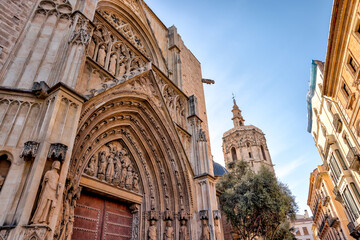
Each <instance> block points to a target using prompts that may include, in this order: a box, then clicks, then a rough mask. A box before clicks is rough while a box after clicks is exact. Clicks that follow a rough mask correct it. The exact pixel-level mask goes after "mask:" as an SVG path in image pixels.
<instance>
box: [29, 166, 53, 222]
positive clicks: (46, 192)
mask: <svg viewBox="0 0 360 240" xmlns="http://www.w3.org/2000/svg"><path fill="white" fill-rule="evenodd" d="M59 170H60V162H59V161H54V162H53V164H52V167H51V170H49V171H47V172H46V173H45V176H44V180H43V182H42V185H41V187H42V189H41V193H40V197H39V201H38V204H37V208H36V211H35V214H34V217H33V218H32V223H34V224H49V218H50V215H51V211H52V209H53V208H55V206H56V204H57V199H58V197H59V188H60V184H59V174H58V171H59Z"/></svg>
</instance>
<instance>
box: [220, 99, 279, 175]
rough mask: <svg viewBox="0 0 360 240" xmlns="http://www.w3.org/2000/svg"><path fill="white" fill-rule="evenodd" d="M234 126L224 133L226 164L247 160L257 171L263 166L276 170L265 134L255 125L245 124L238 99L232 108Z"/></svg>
mask: <svg viewBox="0 0 360 240" xmlns="http://www.w3.org/2000/svg"><path fill="white" fill-rule="evenodd" d="M232 113H233V117H232V120H233V123H234V127H233V128H232V129H230V130H229V131H226V132H225V133H224V135H223V152H224V160H225V164H226V166H228V164H229V163H232V162H236V161H245V162H247V163H248V164H249V167H250V168H251V169H252V170H253V171H254V172H257V171H259V169H260V168H261V166H265V167H267V168H269V169H271V170H272V171H274V168H273V164H272V161H271V157H270V153H269V149H268V147H267V144H266V138H265V134H264V133H263V132H262V131H261V130H260V129H259V128H257V127H255V126H253V125H245V120H244V118H243V116H242V115H241V110H240V109H239V107H238V105H237V104H236V101H235V99H234V105H233V109H232Z"/></svg>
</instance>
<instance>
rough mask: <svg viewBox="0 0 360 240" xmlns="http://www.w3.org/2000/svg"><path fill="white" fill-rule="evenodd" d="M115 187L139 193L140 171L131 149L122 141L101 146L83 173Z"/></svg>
mask: <svg viewBox="0 0 360 240" xmlns="http://www.w3.org/2000/svg"><path fill="white" fill-rule="evenodd" d="M83 174H84V175H85V176H88V177H91V178H94V179H96V180H98V181H102V182H106V183H107V184H110V185H112V186H114V187H118V188H121V189H126V190H128V191H132V192H135V193H138V192H139V191H140V189H139V173H138V170H137V168H136V166H135V164H134V161H133V160H132V156H131V154H130V152H129V150H128V149H127V148H126V147H125V145H124V144H123V143H121V141H112V142H109V143H107V144H105V145H103V146H102V147H100V148H99V149H98V150H97V151H96V152H95V153H94V154H93V155H92V156H91V157H90V160H89V162H88V165H87V166H86V168H85V171H84V173H83Z"/></svg>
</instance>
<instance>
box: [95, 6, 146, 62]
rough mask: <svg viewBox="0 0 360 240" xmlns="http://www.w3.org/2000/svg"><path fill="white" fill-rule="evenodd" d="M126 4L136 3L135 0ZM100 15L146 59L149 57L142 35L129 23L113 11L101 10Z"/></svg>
mask: <svg viewBox="0 0 360 240" xmlns="http://www.w3.org/2000/svg"><path fill="white" fill-rule="evenodd" d="M124 2H135V0H131V1H124ZM128 6H134V4H131V3H129V5H128ZM99 13H100V15H101V16H103V17H104V18H105V19H106V20H107V21H108V22H109V23H110V24H111V25H112V26H113V27H114V28H115V29H116V30H118V31H119V32H120V33H122V34H123V35H124V36H125V37H126V38H127V39H128V40H129V41H130V42H131V43H132V44H133V45H134V46H136V47H137V49H138V50H140V52H141V53H143V54H144V55H145V56H146V57H149V54H148V50H147V49H146V47H145V46H144V40H143V39H142V37H141V36H140V34H139V33H138V32H137V31H136V30H135V29H134V28H133V27H132V26H131V25H130V24H129V23H128V22H126V20H125V19H124V18H122V17H121V16H119V14H116V13H115V12H113V11H111V10H100V11H99Z"/></svg>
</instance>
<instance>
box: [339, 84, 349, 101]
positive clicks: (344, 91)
mask: <svg viewBox="0 0 360 240" xmlns="http://www.w3.org/2000/svg"><path fill="white" fill-rule="evenodd" d="M341 89H342V91H343V93H344V95H345V97H346V98H348V97H349V96H350V94H351V91H350V89H349V87H348V86H347V85H346V83H345V82H343V84H342V86H341Z"/></svg>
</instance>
